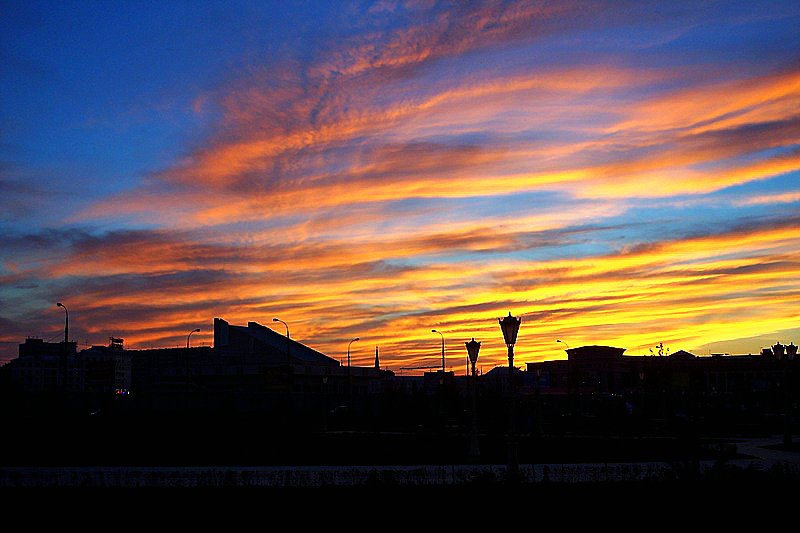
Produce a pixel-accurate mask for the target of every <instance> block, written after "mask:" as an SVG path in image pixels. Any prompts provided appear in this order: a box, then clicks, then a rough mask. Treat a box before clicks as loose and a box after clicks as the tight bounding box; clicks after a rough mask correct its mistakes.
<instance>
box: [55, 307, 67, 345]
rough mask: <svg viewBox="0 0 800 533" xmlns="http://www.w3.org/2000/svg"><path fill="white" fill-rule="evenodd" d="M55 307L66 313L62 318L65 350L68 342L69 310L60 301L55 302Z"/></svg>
mask: <svg viewBox="0 0 800 533" xmlns="http://www.w3.org/2000/svg"><path fill="white" fill-rule="evenodd" d="M56 307H60V308H62V309H63V310H64V312H65V313H66V317H65V318H64V351H65V352H66V351H67V343H68V342H69V311H68V310H67V306H66V305H64V304H62V303H61V302H56Z"/></svg>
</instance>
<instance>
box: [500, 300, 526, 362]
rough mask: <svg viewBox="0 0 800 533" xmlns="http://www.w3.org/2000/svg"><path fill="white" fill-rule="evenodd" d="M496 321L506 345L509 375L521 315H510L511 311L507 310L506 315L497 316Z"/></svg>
mask: <svg viewBox="0 0 800 533" xmlns="http://www.w3.org/2000/svg"><path fill="white" fill-rule="evenodd" d="M497 321H498V322H500V329H502V330H503V340H504V341H505V343H506V346H507V347H508V373H509V375H511V373H512V372H513V368H514V344H516V343H517V333H519V325H520V323H521V322H522V317H520V318H517V317H513V316H511V311H509V312H508V316H507V317H503V318H498V319H497Z"/></svg>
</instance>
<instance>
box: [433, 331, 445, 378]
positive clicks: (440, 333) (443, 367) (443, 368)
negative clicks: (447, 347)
mask: <svg viewBox="0 0 800 533" xmlns="http://www.w3.org/2000/svg"><path fill="white" fill-rule="evenodd" d="M431 333H438V334H439V335H441V336H442V379H444V373H445V366H444V335H442V332H441V331H437V330H435V329H432V330H431Z"/></svg>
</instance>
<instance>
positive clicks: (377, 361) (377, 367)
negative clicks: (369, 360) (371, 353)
mask: <svg viewBox="0 0 800 533" xmlns="http://www.w3.org/2000/svg"><path fill="white" fill-rule="evenodd" d="M380 369H381V360H380V359H378V347H377V346H376V347H375V370H380Z"/></svg>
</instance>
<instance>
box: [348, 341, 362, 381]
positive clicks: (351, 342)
mask: <svg viewBox="0 0 800 533" xmlns="http://www.w3.org/2000/svg"><path fill="white" fill-rule="evenodd" d="M360 340H361V338H360V337H356V338H355V339H353V340H351V341H350V342H349V343H348V344H347V368H348V370H347V371H348V372H350V345H351V344H353V343H354V342H356V341H360Z"/></svg>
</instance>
